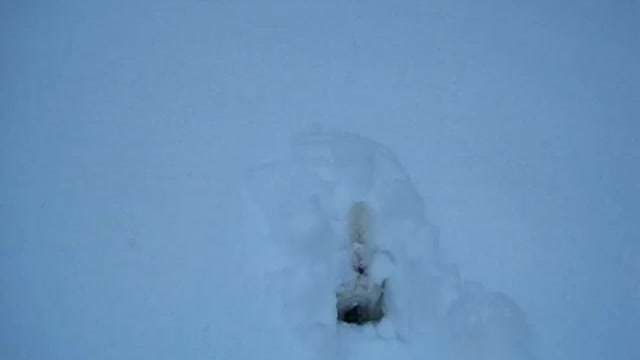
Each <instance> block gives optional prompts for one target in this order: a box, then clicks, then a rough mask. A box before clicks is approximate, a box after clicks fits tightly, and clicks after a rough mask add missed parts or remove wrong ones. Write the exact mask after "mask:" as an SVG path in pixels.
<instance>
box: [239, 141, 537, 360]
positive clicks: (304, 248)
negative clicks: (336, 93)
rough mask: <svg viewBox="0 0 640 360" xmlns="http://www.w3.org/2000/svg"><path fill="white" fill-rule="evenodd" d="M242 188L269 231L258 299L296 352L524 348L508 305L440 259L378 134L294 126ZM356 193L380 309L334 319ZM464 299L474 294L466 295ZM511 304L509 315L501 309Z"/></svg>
mask: <svg viewBox="0 0 640 360" xmlns="http://www.w3.org/2000/svg"><path fill="white" fill-rule="evenodd" d="M247 192H248V194H249V200H250V201H251V200H253V205H257V207H258V208H260V209H261V215H262V218H258V219H256V221H257V223H261V224H265V223H266V224H267V226H268V229H269V230H268V231H267V232H266V234H264V235H265V239H262V238H261V236H262V234H257V235H256V237H255V239H254V241H260V242H262V241H268V242H269V243H270V244H272V246H274V247H277V248H278V249H279V251H280V252H281V253H282V256H281V257H280V259H279V260H278V261H274V262H273V264H278V265H277V266H276V267H275V268H270V269H269V273H268V274H269V275H268V277H269V281H266V283H268V284H269V285H268V288H267V290H266V291H267V292H268V293H269V294H271V304H270V309H268V310H267V311H268V312H270V313H271V312H273V313H277V314H278V316H279V317H280V321H281V322H282V323H283V324H284V328H285V329H286V331H287V332H288V334H289V335H290V336H291V337H292V338H294V339H296V340H295V341H296V342H297V343H298V344H307V345H308V347H307V351H306V353H305V354H304V355H302V354H303V353H304V352H301V353H300V354H299V355H298V356H304V357H303V358H309V359H331V358H338V359H377V358H380V359H387V358H400V359H413V358H424V357H426V358H429V357H434V358H438V359H458V358H459V359H466V358H470V357H474V358H477V359H495V358H498V357H499V356H501V357H500V358H501V359H514V360H515V359H533V358H534V357H533V352H532V351H533V350H532V347H531V344H530V343H529V342H530V339H529V337H528V336H529V335H528V334H527V333H526V332H527V331H528V324H527V321H526V319H525V318H524V316H520V309H519V308H518V307H517V305H515V304H513V303H512V302H511V301H510V300H507V302H506V303H505V302H504V301H503V302H500V301H494V297H493V296H492V295H490V294H489V293H487V292H486V291H484V290H483V289H482V287H481V286H480V285H476V286H475V287H472V286H468V285H464V284H462V283H461V280H460V279H459V278H458V274H457V273H455V272H454V273H450V272H447V271H446V267H451V266H452V265H442V264H443V263H444V259H443V258H442V256H441V255H440V254H439V253H438V252H437V251H438V250H437V249H438V246H437V243H438V241H439V239H437V236H435V234H434V232H432V231H429V229H430V228H432V227H433V226H432V225H430V224H429V222H428V221H427V219H426V218H425V214H424V210H423V209H424V205H423V200H422V198H421V197H420V195H419V193H418V191H417V190H416V189H415V188H414V187H413V185H412V182H411V179H410V178H409V176H408V174H407V172H406V170H405V169H404V168H403V166H402V165H401V164H400V163H399V162H398V161H397V160H396V158H395V156H393V154H392V153H391V151H390V150H388V149H387V148H385V147H384V146H382V145H381V144H379V143H376V142H375V141H373V140H369V139H365V138H362V137H360V136H356V135H352V134H345V133H339V132H330V131H316V132H312V133H309V134H302V135H298V136H296V137H295V138H294V140H293V145H292V147H291V153H290V155H289V157H288V158H286V159H282V160H281V161H278V162H275V163H271V164H267V165H264V166H261V167H259V168H257V169H255V170H253V171H251V172H250V173H249V175H248V179H247ZM361 201H362V202H364V203H365V204H368V205H369V206H370V209H371V211H372V214H371V217H372V219H370V220H369V221H367V222H369V224H368V226H369V227H368V228H367V229H368V230H369V231H370V232H371V234H367V235H366V236H367V237H369V236H370V239H371V240H370V241H371V244H370V246H371V248H372V253H371V254H372V255H371V256H372V259H371V260H370V264H371V277H372V281H373V282H374V283H378V284H381V283H382V282H383V281H384V282H386V288H385V295H384V297H385V303H384V310H385V317H384V318H383V320H382V321H381V322H380V323H377V324H371V323H369V324H364V325H360V326H359V325H352V324H346V323H341V322H337V321H336V301H337V300H336V293H337V292H338V291H339V289H340V286H341V284H342V283H343V282H344V281H345V275H344V274H345V273H348V272H349V270H350V264H351V263H350V261H351V260H350V256H349V254H348V253H349V252H350V240H349V239H350V236H353V235H351V234H350V232H352V231H353V230H352V229H348V227H349V225H348V224H347V223H348V220H347V217H348V216H354V215H350V211H351V208H352V205H353V204H360V202H361ZM249 207H252V206H251V205H249ZM357 211H362V210H357ZM252 214H254V215H255V214H256V213H255V212H253V213H252ZM356 216H359V215H356ZM247 218H249V215H248V216H247ZM365 226H366V225H365ZM247 227H248V228H258V226H256V225H251V224H250V225H247ZM356 236H359V235H358V234H356ZM354 251H358V249H354ZM448 283H453V284H454V285H453V287H451V286H449V287H445V286H444V284H448ZM495 299H499V300H502V299H508V298H505V297H503V296H500V297H495ZM475 302H477V303H479V304H480V306H475V307H474V306H471V305H469V306H466V304H468V303H471V304H473V303H475ZM514 311H515V312H517V315H518V316H511V315H509V314H505V315H503V314H502V313H503V312H514ZM514 329H515V330H517V331H519V332H518V333H517V335H516V334H512V332H513V331H514ZM520 333H522V334H523V335H521V336H520V335H519V334H520ZM485 336H487V338H486V339H485ZM512 337H517V339H513V338H512ZM425 342H426V343H430V344H446V346H443V345H439V346H440V348H438V347H437V346H433V348H431V349H428V351H430V352H432V353H431V354H430V353H429V352H427V353H425V349H424V347H423V344H424V343H425ZM453 349H455V350H456V351H453ZM463 349H464V350H463ZM437 351H440V353H439V354H438V353H437ZM507 352H508V354H507ZM506 355H509V357H506Z"/></svg>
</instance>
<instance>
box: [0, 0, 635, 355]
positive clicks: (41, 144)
mask: <svg viewBox="0 0 640 360" xmlns="http://www.w3.org/2000/svg"><path fill="white" fill-rule="evenodd" d="M639 14H640V9H639V8H638V5H637V3H635V2H597V1H572V2H566V3H562V4H560V3H558V2H552V1H542V2H540V1H538V2H535V3H531V4H521V3H517V4H516V3H515V2H514V3H508V2H504V1H489V2H477V1H463V2H448V1H424V2H420V1H401V2H374V3H367V4H360V3H356V2H320V1H318V2H311V1H305V2H294V1H278V2H272V3H268V2H260V3H258V2H255V3H253V2H252V3H249V2H245V3H240V2H237V1H181V2H169V1H154V2H142V1H118V0H116V1H110V2H104V3H99V2H93V1H56V2H45V1H27V2H24V1H23V2H10V1H7V2H3V3H2V4H0V18H1V19H0V20H1V21H0V41H1V44H2V56H1V57H0V65H1V69H2V71H0V74H1V75H0V84H1V85H0V94H1V97H0V99H2V100H0V101H1V103H0V215H1V217H0V267H1V270H2V271H1V272H0V274H1V275H0V286H1V289H2V291H0V312H1V318H2V321H0V358H3V359H4V358H7V359H43V358H46V359H114V358H118V359H131V358H143V359H144V358H154V359H175V358H184V359H211V358H214V359H254V358H256V357H257V356H261V357H265V358H278V359H288V358H295V359H298V358H300V357H302V356H307V355H308V354H313V353H314V352H313V351H310V349H314V347H315V348H316V349H317V348H326V347H327V346H328V345H327V346H325V345H326V344H332V341H334V340H332V339H334V338H332V337H331V336H328V335H327V334H328V333H327V332H326V331H325V330H326V328H322V327H320V328H311V329H306V330H307V331H306V332H304V334H306V335H304V336H306V338H304V339H297V340H296V341H295V342H294V341H288V340H287V339H289V336H290V332H289V330H288V329H289V328H290V326H291V323H290V322H287V321H285V320H283V319H282V317H280V316H279V315H278V314H277V313H275V312H271V311H270V310H271V309H272V308H271V307H270V305H272V304H271V301H272V300H273V299H279V296H280V295H281V294H282V292H281V291H279V290H278V286H285V287H286V286H289V289H295V286H296V284H299V285H300V286H306V285H305V284H307V281H306V279H309V278H313V279H326V278H327V276H326V275H327V274H326V272H327V271H332V270H331V269H333V268H331V267H327V266H324V267H323V266H317V267H315V268H310V269H309V270H308V272H304V273H296V272H293V273H292V272H289V273H287V272H286V271H285V273H279V272H278V269H281V268H282V267H283V264H286V263H285V262H284V261H285V260H286V261H292V259H291V258H288V257H285V256H284V255H283V254H282V253H281V252H280V250H278V248H277V247H272V246H271V244H272V242H269V226H268V224H269V222H268V221H265V220H263V221H262V222H260V220H259V219H260V216H258V215H255V216H251V217H250V219H251V221H248V219H247V217H248V215H247V214H249V213H252V214H260V211H259V209H253V210H251V211H253V212H250V211H249V210H250V206H245V204H247V203H250V202H248V201H247V196H246V195H247V194H246V193H245V192H244V189H243V187H244V185H245V184H246V174H247V169H255V168H256V167H257V166H259V165H260V164H264V163H269V162H271V161H275V160H282V159H285V161H286V159H289V160H290V161H292V162H295V161H299V159H298V158H296V157H298V156H303V155H304V156H307V155H308V153H306V152H303V151H295V152H292V151H291V147H290V145H291V144H290V140H291V138H292V136H294V135H295V134H298V133H300V131H306V130H308V129H309V128H312V127H313V126H312V124H314V123H315V124H318V125H320V127H321V128H332V129H339V130H340V131H344V132H348V133H353V134H360V135H361V136H362V137H363V138H365V139H371V141H375V142H377V143H380V144H384V145H385V146H386V147H387V149H388V152H389V153H390V154H391V155H392V156H393V158H395V159H396V160H397V163H401V164H402V165H403V167H404V170H403V171H404V172H405V173H406V174H405V175H406V177H403V178H405V179H406V178H408V179H410V181H411V185H412V187H407V186H406V185H407V184H406V183H403V182H402V181H400V180H399V181H398V182H396V183H394V185H393V186H389V187H387V188H386V190H385V191H386V193H385V192H384V191H381V192H380V196H379V198H380V200H379V201H380V202H381V203H383V202H384V203H385V204H388V206H386V207H383V208H384V209H385V210H384V211H385V212H386V213H385V218H387V219H391V218H395V219H406V218H407V216H408V215H416V214H424V218H425V219H428V221H429V224H430V225H433V226H434V227H430V228H428V229H425V230H424V231H425V232H426V234H425V236H435V235H437V236H438V237H439V239H440V241H439V248H438V254H440V256H439V258H441V259H446V263H443V264H440V266H439V267H438V271H440V272H441V274H430V273H427V274H426V275H430V276H433V277H434V279H433V280H434V281H432V282H429V284H431V285H430V286H434V287H436V288H437V289H443V290H442V295H443V297H444V298H445V299H446V301H445V300H442V301H444V302H445V303H448V302H455V300H454V299H455V298H456V296H457V294H456V288H457V287H458V286H459V283H460V282H463V281H478V282H479V283H481V284H482V286H478V287H476V286H474V285H473V284H468V287H467V288H468V289H472V290H473V289H475V290H474V291H480V295H479V296H471V295H469V297H462V298H460V299H475V300H473V301H472V300H469V301H468V302H464V301H463V300H458V301H462V302H458V303H456V304H458V305H457V306H456V307H455V308H456V309H459V310H460V311H461V312H462V313H464V311H465V309H469V308H472V309H473V308H484V309H486V310H487V311H489V312H490V310H491V309H492V308H493V307H494V305H492V304H495V302H494V301H493V300H491V299H498V300H496V301H497V302H498V303H500V299H503V298H502V297H500V296H498V295H492V294H493V291H500V292H502V293H503V294H506V295H507V296H509V297H510V298H511V300H512V301H513V304H516V305H517V308H518V309H520V310H521V311H522V312H523V314H524V315H526V319H528V321H529V322H530V323H531V325H532V327H533V329H534V330H535V331H534V333H535V336H532V337H533V338H535V340H536V346H538V348H539V349H540V354H541V358H545V359H559V358H568V359H597V360H599V359H606V358H610V359H635V358H640V346H638V344H637V341H636V340H635V337H636V335H635V334H637V333H638V332H640V327H639V323H640V315H639V313H640V308H639V305H638V304H640V285H639V283H640V280H639V276H640V275H638V274H640V268H639V267H638V264H639V263H640V262H638V261H637V258H638V256H639V255H640V251H639V248H638V242H637V239H638V238H639V237H640V232H639V230H638V229H639V227H638V226H637V224H636V222H637V220H636V219H637V217H638V216H637V214H638V213H640V211H639V208H638V204H639V203H640V196H639V194H640V191H639V190H640V189H638V186H639V185H638V184H640V180H639V177H640V176H639V173H638V170H637V169H638V168H639V167H638V159H639V158H640V150H639V149H640V147H639V144H638V133H639V125H638V124H637V119H638V118H640V112H639V111H638V105H637V96H638V94H639V93H640V89H639V88H638V86H639V85H638V84H640V76H639V71H638V67H637V64H638V63H640V59H639V56H638V52H639V46H638V42H637V35H636V34H638V33H639V32H640V31H639V30H640V29H638V24H640V21H638V19H639V16H640V15H639ZM296 146H298V145H296V143H295V142H294V144H293V148H294V149H295V147H296ZM309 150H310V151H312V150H313V149H309ZM292 154H293V156H292ZM341 154H342V155H341V159H342V161H343V163H341V164H336V165H337V167H338V168H340V169H341V171H342V173H341V174H349V175H350V176H352V178H353V179H357V181H355V180H353V181H351V182H346V183H342V187H341V188H340V189H341V190H340V191H339V192H338V194H340V197H338V198H337V200H336V201H333V202H328V200H327V199H325V198H323V197H318V198H317V202H316V203H315V204H314V203H313V202H307V203H304V202H303V203H299V204H288V205H286V206H288V208H287V209H289V210H290V211H292V212H293V213H295V212H296V211H294V210H296V209H304V210H305V213H306V214H309V213H311V214H313V213H314V211H319V209H327V210H326V211H328V215H332V216H333V217H329V216H327V217H326V218H325V219H331V221H335V219H334V217H335V214H337V213H338V212H339V210H340V209H341V206H343V205H344V204H343V203H344V202H346V200H345V199H346V198H348V195H349V194H353V193H354V192H357V191H358V190H359V187H358V186H357V184H363V182H367V181H371V180H372V179H374V178H379V176H384V174H394V171H393V169H387V170H385V171H382V174H383V175H381V174H373V176H370V175H371V174H370V173H369V174H368V173H367V172H366V169H367V168H368V166H369V165H367V164H370V162H371V159H370V158H368V155H367V154H366V152H365V153H364V154H363V153H358V152H357V151H354V150H353V148H351V149H347V150H344V151H342V150H341ZM297 163H298V164H299V163H300V162H297ZM389 163H394V162H393V161H391V162H389ZM316 165H318V166H316V167H314V170H315V172H316V173H321V174H322V171H323V170H322V169H321V165H322V164H316ZM358 166H360V167H358ZM363 169H364V170H363ZM276 170H278V171H275V172H274V173H273V174H280V172H279V169H276ZM329 170H330V169H325V170H324V171H325V173H324V175H326V176H327V177H323V176H319V178H320V180H317V182H316V183H312V184H309V186H310V187H311V188H314V189H318V190H317V191H329V190H327V189H326V188H325V186H328V185H327V184H329V185H330V184H331V182H332V181H334V182H335V180H336V179H335V178H331V177H330V176H329V175H330V172H329ZM394 176H395V175H394ZM402 176H404V175H402ZM402 176H401V177H402ZM307 180H308V181H316V180H311V179H307ZM307 180H305V181H307ZM274 186H279V185H277V184H275V185H274ZM410 189H411V190H410ZM383 194H386V195H383ZM420 197H421V198H423V199H424V203H420V202H415V201H413V200H415V199H417V198H420ZM398 199H402V202H401V203H398V202H397V201H399V200H398ZM264 200H265V201H268V200H269V198H265V199H264ZM394 202H395V203H394ZM241 204H242V205H241ZM394 204H395V205H394ZM398 204H401V205H398ZM409 204H411V206H409ZM422 206H424V208H421V207H422ZM285 208H286V207H285ZM299 220H300V221H299V222H297V223H296V224H298V225H300V224H302V225H305V226H299V227H297V228H294V229H282V231H283V232H282V233H283V234H291V232H288V231H289V230H295V231H296V232H297V233H299V234H302V235H304V236H311V235H313V234H315V232H319V231H320V230H321V229H323V228H324V227H325V226H327V224H323V223H322V221H319V220H318V218H314V217H313V216H307V217H302V218H300V219H299ZM414 220H415V219H414ZM247 221H248V222H249V223H250V224H251V226H247V225H246V223H247ZM240 224H243V225H242V226H240ZM330 226H333V225H330ZM285 230H287V231H285ZM401 230H402V228H401V227H399V229H398V227H396V228H394V227H392V228H389V229H383V230H381V234H383V233H384V232H385V231H386V232H387V233H394V232H395V231H401ZM310 238H311V237H310ZM281 240H283V241H285V240H286V239H281ZM330 244H331V243H328V244H323V245H318V246H319V247H318V248H317V249H314V251H317V252H318V254H322V253H323V252H325V253H331V250H332V248H331V247H330V246H329V245H330ZM411 246H412V249H411V250H407V251H406V253H407V254H413V253H426V252H428V251H429V250H430V245H429V244H428V243H415V244H412V245H411ZM302 249H303V248H302ZM302 249H299V250H300V253H301V254H304V251H303V250H302ZM431 260H433V259H431ZM425 261H426V260H425ZM399 263H401V264H402V265H403V266H410V264H411V263H410V262H403V261H397V262H396V264H399ZM426 269H427V268H425V267H424V266H422V265H420V264H419V263H416V264H415V266H412V271H414V272H415V271H418V272H419V271H426ZM268 274H271V276H270V277H268V279H265V275H268ZM426 275H425V276H426ZM282 279H290V281H288V282H287V281H284V282H283V281H282ZM456 279H460V280H459V281H457V280H456ZM278 284H280V285H278ZM317 286H318V287H322V286H325V287H327V286H329V285H327V284H324V285H323V284H318V285H317ZM282 291H286V289H282ZM309 291H310V292H312V291H317V289H316V288H311V289H310V290H309ZM413 291H414V295H413V297H412V298H411V300H412V301H415V302H421V303H425V304H429V306H426V308H433V309H439V310H438V311H440V312H441V313H442V312H445V311H446V309H440V308H438V306H437V305H438V301H440V300H438V301H436V300H435V299H433V297H432V294H433V293H434V292H435V290H434V289H428V288H427V289H424V290H421V291H419V289H413ZM399 293H402V291H399ZM323 294H324V293H323ZM312 295H313V294H310V295H309V299H308V301H310V302H313V301H319V303H318V304H319V306H320V309H319V310H318V312H314V313H308V314H306V313H305V314H304V316H307V317H310V318H313V317H318V318H321V319H322V318H323V316H325V315H324V314H323V311H328V310H327V309H326V308H322V305H323V304H326V303H323V301H324V300H322V299H319V298H317V297H315V296H312ZM325 295H326V294H325ZM326 296H330V295H326ZM303 300H304V299H303ZM430 302H432V303H430ZM298 303H299V302H298ZM501 303H503V304H504V306H506V307H509V305H508V304H512V303H511V302H509V301H504V302H501ZM404 308H405V307H404V306H403V309H404ZM513 313H514V316H515V317H519V316H520V315H517V314H519V312H518V311H515V310H514V311H513ZM425 315H427V314H425ZM300 319H303V318H300ZM455 319H458V318H457V317H456V318H455ZM494 319H496V322H495V323H500V321H502V320H500V317H494ZM304 324H307V323H305V322H302V321H301V322H300V323H299V324H298V325H300V326H304ZM456 324H458V322H456V321H453V320H452V321H450V322H445V324H443V326H445V327H450V328H452V329H454V330H455V329H458V327H456ZM505 328H506V327H498V328H497V329H493V330H491V331H495V332H494V333H492V334H495V336H499V334H500V330H501V329H505ZM398 329H399V327H397V326H396V325H395V324H389V326H386V325H385V327H384V328H381V329H378V333H375V331H373V332H368V330H362V332H363V333H359V332H357V331H351V332H349V331H347V332H344V331H342V330H345V329H344V328H336V332H337V331H342V332H341V333H339V334H337V335H336V336H340V337H336V338H339V339H348V338H354V341H353V343H354V344H367V341H369V340H370V341H369V345H363V346H362V347H357V348H356V347H352V348H350V349H349V350H350V351H344V352H340V354H341V356H345V357H347V358H357V356H358V354H363V353H364V354H367V353H369V354H370V353H372V352H373V351H374V350H375V349H378V348H380V347H381V346H382V347H383V348H384V349H386V350H388V351H392V352H393V351H396V353H399V352H400V351H404V350H402V349H405V348H398V349H397V348H394V347H400V346H402V345H401V343H400V342H399V341H394V340H393V338H394V337H395V336H396V333H397V331H398ZM420 329H422V330H423V331H422V332H421V331H418V330H416V331H414V332H413V334H416V333H420V332H421V334H422V335H423V336H422V338H423V339H424V341H423V342H422V343H421V345H420V347H421V349H422V350H415V351H416V352H415V353H414V355H415V356H416V357H419V356H421V355H422V356H426V355H428V354H432V352H433V351H435V350H434V349H437V348H438V347H443V346H445V345H446V344H444V343H443V342H441V343H434V340H433V339H435V338H436V336H435V335H433V334H431V333H430V332H429V331H428V329H426V328H420ZM463 330H464V328H463ZM516 330H517V329H516ZM487 331H489V330H487ZM457 333H458V334H465V332H464V331H459V332H457ZM511 333H514V334H518V333H520V331H519V330H518V331H513V332H511ZM515 338H516V339H517V338H519V337H518V336H516V337H515ZM367 339H369V340H367ZM380 339H382V340H384V341H381V340H380ZM278 344H279V345H278ZM323 344H324V345H323ZM414 345H415V343H414ZM416 346H418V345H416ZM414 348H416V347H414ZM336 349H338V348H336ZM267 351H268V352H267ZM380 351H383V350H380ZM318 353H322V352H321V351H320V352H316V354H318ZM449 355H453V354H449ZM457 355H460V356H465V355H464V354H457ZM421 358H423V357H421Z"/></svg>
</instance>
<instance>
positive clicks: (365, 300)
mask: <svg viewBox="0 0 640 360" xmlns="http://www.w3.org/2000/svg"><path fill="white" fill-rule="evenodd" d="M336 297H337V303H336V308H337V313H338V321H341V322H344V323H347V324H355V325H365V324H369V323H374V324H375V323H378V322H379V321H380V320H382V318H383V317H384V283H382V285H374V286H372V287H371V288H349V289H343V290H342V291H340V292H338V294H336Z"/></svg>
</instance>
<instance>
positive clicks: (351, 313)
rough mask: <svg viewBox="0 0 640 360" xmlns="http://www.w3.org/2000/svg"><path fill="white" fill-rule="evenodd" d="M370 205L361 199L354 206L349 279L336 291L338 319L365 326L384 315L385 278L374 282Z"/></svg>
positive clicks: (349, 228)
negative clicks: (371, 271) (370, 271)
mask: <svg viewBox="0 0 640 360" xmlns="http://www.w3.org/2000/svg"><path fill="white" fill-rule="evenodd" d="M369 211H370V210H369V207H368V205H367V204H366V203H365V202H362V201H359V202H356V203H354V204H353V205H352V206H351V209H350V211H349V215H348V220H347V224H348V225H347V235H348V238H349V246H350V251H349V252H350V262H351V264H350V265H351V266H350V267H351V271H350V278H349V279H348V280H347V281H345V282H344V283H343V284H342V285H341V286H340V287H339V289H338V291H337V293H336V299H337V301H336V308H337V314H338V320H339V321H342V322H345V323H348V324H357V325H362V324H366V323H377V322H379V321H380V320H381V319H382V318H383V317H384V290H385V286H384V280H383V281H382V282H381V283H377V284H376V283H372V281H371V277H370V274H369V269H370V263H371V228H370V221H371V220H370V218H371V217H370V214H369Z"/></svg>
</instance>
